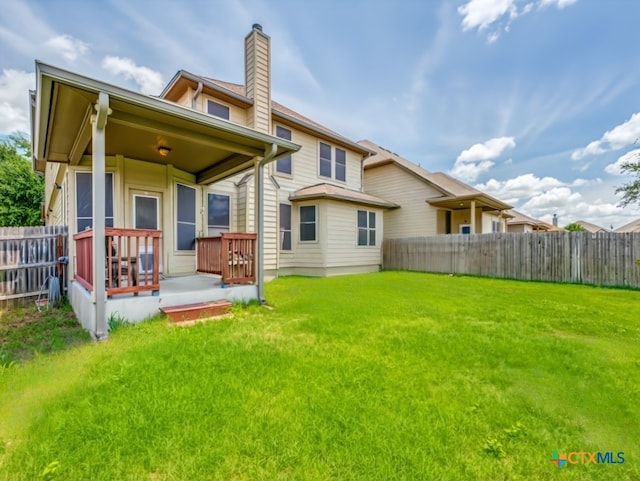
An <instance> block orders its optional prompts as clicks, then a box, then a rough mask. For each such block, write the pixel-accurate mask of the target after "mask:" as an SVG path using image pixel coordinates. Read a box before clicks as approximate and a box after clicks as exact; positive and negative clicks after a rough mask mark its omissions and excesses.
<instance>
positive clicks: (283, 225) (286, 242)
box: [280, 204, 291, 251]
mask: <svg viewBox="0 0 640 481" xmlns="http://www.w3.org/2000/svg"><path fill="white" fill-rule="evenodd" d="M280 250H283V251H290V250H291V206H290V205H289V204H280Z"/></svg>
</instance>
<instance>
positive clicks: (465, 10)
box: [458, 0, 516, 31]
mask: <svg viewBox="0 0 640 481" xmlns="http://www.w3.org/2000/svg"><path fill="white" fill-rule="evenodd" d="M515 11H516V6H515V0H470V1H469V3H466V4H464V5H461V6H460V7H458V13H459V14H460V15H462V30H463V31H467V30H471V29H474V28H478V29H479V30H484V29H485V28H487V27H489V26H490V25H491V24H493V23H494V22H496V21H498V20H499V19H500V18H502V16H503V15H504V14H506V13H507V12H511V15H514V14H515Z"/></svg>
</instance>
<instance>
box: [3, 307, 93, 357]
mask: <svg viewBox="0 0 640 481" xmlns="http://www.w3.org/2000/svg"><path fill="white" fill-rule="evenodd" d="M90 341H91V337H90V335H89V333H88V332H86V331H85V330H84V329H83V328H82V326H81V325H80V323H79V322H78V320H77V319H76V316H75V314H74V313H73V310H72V309H71V306H70V305H69V303H68V302H67V301H64V302H63V303H62V304H61V305H60V306H59V307H52V308H50V309H45V310H42V312H39V311H38V309H37V308H36V307H35V306H27V307H14V308H10V309H7V310H4V311H2V312H0V366H8V365H9V364H11V363H14V362H18V363H22V362H25V361H28V360H29V359H33V358H34V357H36V356H38V355H40V354H47V353H52V352H57V351H63V350H65V349H68V348H70V347H72V346H76V345H79V344H83V343H87V342H90Z"/></svg>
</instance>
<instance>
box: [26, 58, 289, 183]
mask: <svg viewBox="0 0 640 481" xmlns="http://www.w3.org/2000/svg"><path fill="white" fill-rule="evenodd" d="M36 82H37V91H36V96H35V97H36V98H35V100H36V103H35V107H34V110H33V119H32V132H33V135H32V139H33V155H34V168H35V169H36V170H41V171H43V170H44V166H45V163H46V162H62V163H70V164H77V163H78V162H79V160H80V159H81V158H82V156H84V155H91V153H92V145H91V142H90V140H91V124H90V121H89V119H90V116H91V113H92V112H93V105H94V104H95V102H96V100H97V98H98V94H99V93H105V94H107V95H108V96H109V108H110V110H111V113H110V115H109V117H108V120H107V127H106V136H105V149H106V155H116V154H122V155H124V156H127V157H131V158H135V159H138V160H143V161H147V162H152V163H156V164H162V165H167V164H169V163H170V164H172V165H173V166H174V167H176V168H177V169H180V170H183V171H185V172H189V173H191V174H193V175H194V176H195V179H196V182H197V183H199V184H207V183H211V182H214V181H216V180H220V179H222V178H225V177H228V176H229V175H233V174H235V173H237V172H241V171H243V170H246V169H248V168H250V167H252V166H253V165H254V163H255V158H256V157H264V156H266V152H267V149H270V148H271V146H273V145H275V147H276V152H275V156H274V159H276V158H278V157H280V156H284V155H289V154H291V153H292V152H296V151H297V150H299V149H300V146H299V145H296V144H294V143H293V142H289V141H286V140H284V139H280V138H278V137H275V136H272V135H267V134H264V133H261V132H256V131H255V130H253V129H250V128H248V127H245V126H242V125H238V124H234V123H232V122H229V121H226V120H223V119H218V118H216V117H213V116H211V115H207V114H204V113H202V112H198V111H195V110H193V109H190V108H186V107H183V106H182V105H178V104H176V103H174V102H169V101H167V100H164V99H160V98H157V97H151V96H148V95H144V94H141V93H139V92H133V91H131V90H127V89H123V88H121V87H117V86H115V85H111V84H107V83H104V82H101V81H98V80H95V79H92V78H89V77H85V76H82V75H79V74H76V73H73V72H69V71H66V70H63V69H60V68H57V67H53V66H50V65H47V64H44V63H42V62H36ZM160 144H162V145H163V146H166V147H169V148H170V151H171V154H170V156H169V157H163V156H162V155H161V154H160V153H159V152H158V146H159V145H160Z"/></svg>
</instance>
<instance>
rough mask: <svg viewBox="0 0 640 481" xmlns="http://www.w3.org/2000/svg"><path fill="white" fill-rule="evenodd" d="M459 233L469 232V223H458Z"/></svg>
mask: <svg viewBox="0 0 640 481" xmlns="http://www.w3.org/2000/svg"><path fill="white" fill-rule="evenodd" d="M460 234H471V224H460Z"/></svg>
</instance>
